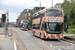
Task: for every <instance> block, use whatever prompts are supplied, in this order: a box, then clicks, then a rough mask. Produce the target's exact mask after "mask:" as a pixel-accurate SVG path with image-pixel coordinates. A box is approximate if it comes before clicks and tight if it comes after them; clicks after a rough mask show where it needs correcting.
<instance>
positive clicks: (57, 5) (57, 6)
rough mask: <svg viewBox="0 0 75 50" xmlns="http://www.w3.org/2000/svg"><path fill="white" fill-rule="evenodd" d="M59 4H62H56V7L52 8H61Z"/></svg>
mask: <svg viewBox="0 0 75 50" xmlns="http://www.w3.org/2000/svg"><path fill="white" fill-rule="evenodd" d="M61 4H62V3H56V5H54V8H61Z"/></svg>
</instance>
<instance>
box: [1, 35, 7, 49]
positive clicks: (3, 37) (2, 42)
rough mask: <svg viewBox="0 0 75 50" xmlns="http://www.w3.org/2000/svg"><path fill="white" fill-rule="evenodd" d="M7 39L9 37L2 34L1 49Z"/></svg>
mask: <svg viewBox="0 0 75 50" xmlns="http://www.w3.org/2000/svg"><path fill="white" fill-rule="evenodd" d="M6 40H7V38H5V35H0V50H1V47H2V45H3V44H4V42H5V41H6Z"/></svg>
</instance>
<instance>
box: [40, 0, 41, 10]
mask: <svg viewBox="0 0 75 50" xmlns="http://www.w3.org/2000/svg"><path fill="white" fill-rule="evenodd" d="M40 10H41V0H40Z"/></svg>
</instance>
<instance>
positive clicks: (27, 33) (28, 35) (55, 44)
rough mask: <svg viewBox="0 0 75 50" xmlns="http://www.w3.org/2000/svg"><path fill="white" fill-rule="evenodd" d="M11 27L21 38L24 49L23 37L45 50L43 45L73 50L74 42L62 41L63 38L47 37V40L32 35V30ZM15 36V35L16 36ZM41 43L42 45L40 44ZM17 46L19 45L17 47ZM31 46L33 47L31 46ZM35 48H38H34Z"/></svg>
mask: <svg viewBox="0 0 75 50" xmlns="http://www.w3.org/2000/svg"><path fill="white" fill-rule="evenodd" d="M10 29H12V30H13V31H14V32H16V35H18V36H19V39H20V40H22V41H20V40H19V41H20V42H21V44H23V46H24V47H25V48H24V50H27V48H26V46H25V45H24V44H25V43H27V42H25V38H28V39H30V40H31V41H32V42H34V43H36V44H37V45H38V46H40V48H42V50H47V49H46V48H45V46H46V47H47V48H51V50H52V49H53V50H75V44H72V43H69V42H66V41H63V40H52V39H47V40H42V39H40V38H38V37H35V36H33V34H32V32H31V31H30V30H29V31H22V30H20V28H14V27H12V28H10ZM16 37H17V36H16ZM42 44H43V45H42ZM18 48H19V47H18ZM33 48H35V47H34V46H33ZM35 49H36V50H38V49H39V47H38V48H35Z"/></svg>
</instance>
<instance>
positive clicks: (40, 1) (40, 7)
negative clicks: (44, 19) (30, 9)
mask: <svg viewBox="0 0 75 50" xmlns="http://www.w3.org/2000/svg"><path fill="white" fill-rule="evenodd" d="M36 1H37V0H36ZM38 2H40V10H41V0H40V1H38Z"/></svg>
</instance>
